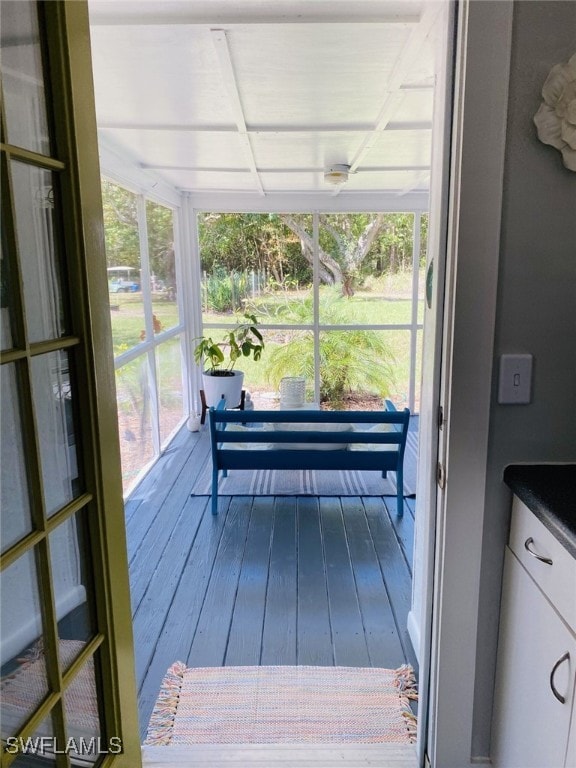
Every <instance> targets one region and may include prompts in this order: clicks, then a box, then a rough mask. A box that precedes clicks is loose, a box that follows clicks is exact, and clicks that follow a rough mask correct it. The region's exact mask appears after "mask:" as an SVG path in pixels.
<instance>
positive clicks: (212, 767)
mask: <svg viewBox="0 0 576 768" xmlns="http://www.w3.org/2000/svg"><path fill="white" fill-rule="evenodd" d="M142 765H143V767H144V768H184V767H185V768H208V767H209V768H230V767H231V766H232V767H233V766H243V768H251V767H252V766H254V768H275V766H277V767H278V768H336V767H337V768H366V766H373V768H418V758H417V755H416V747H415V745H413V744H337V745H335V744H318V745H315V744H198V745H194V746H190V745H186V746H173V747H152V746H144V747H142Z"/></svg>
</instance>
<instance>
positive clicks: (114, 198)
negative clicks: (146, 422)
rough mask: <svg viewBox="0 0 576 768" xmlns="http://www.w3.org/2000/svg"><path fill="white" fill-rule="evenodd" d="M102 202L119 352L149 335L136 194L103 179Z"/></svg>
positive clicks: (110, 294) (109, 289) (113, 313)
mask: <svg viewBox="0 0 576 768" xmlns="http://www.w3.org/2000/svg"><path fill="white" fill-rule="evenodd" d="M102 204H103V209H104V232H105V236H106V262H107V266H108V291H109V298H110V312H111V319H112V339H113V342H114V354H115V355H119V354H121V353H122V352H126V350H128V349H132V347H135V346H136V345H137V344H139V343H140V342H141V341H143V339H144V338H145V337H146V325H145V322H144V304H143V301H142V284H141V279H140V269H141V263H140V240H139V234H138V210H137V206H136V195H135V194H133V193H132V192H129V191H128V190H127V189H123V188H122V187H119V186H117V185H116V184H111V183H110V182H109V181H102Z"/></svg>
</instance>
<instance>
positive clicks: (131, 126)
mask: <svg viewBox="0 0 576 768" xmlns="http://www.w3.org/2000/svg"><path fill="white" fill-rule="evenodd" d="M98 128H99V129H101V130H110V131H158V132H165V131H168V132H172V133H236V132H237V130H238V128H237V127H236V126H233V125H226V126H224V125H185V124H181V123H159V124H153V123H138V122H113V121H106V120H104V121H101V122H99V123H98ZM372 130H373V126H372V125H368V124H365V125H358V124H342V125H295V126H280V125H252V126H246V133H247V134H250V135H252V134H255V135H260V134H262V135H265V134H289V135H292V134H298V133H305V134H310V133H367V132H371V131H372ZM431 130H432V122H431V121H430V120H415V121H413V122H411V121H402V122H393V121H390V122H389V123H388V124H387V126H386V131H388V132H389V131H431Z"/></svg>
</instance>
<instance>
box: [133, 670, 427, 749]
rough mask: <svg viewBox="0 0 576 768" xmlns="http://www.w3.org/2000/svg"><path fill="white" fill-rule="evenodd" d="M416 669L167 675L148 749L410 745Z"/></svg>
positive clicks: (413, 729) (177, 672)
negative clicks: (256, 745) (223, 745)
mask: <svg viewBox="0 0 576 768" xmlns="http://www.w3.org/2000/svg"><path fill="white" fill-rule="evenodd" d="M416 698H417V695H416V686H415V679H414V672H413V670H412V668H411V667H409V666H403V667H400V668H399V669H379V668H361V667H305V666H302V667H297V666H294V667H204V668H190V667H186V666H185V664H183V663H182V662H176V663H175V664H173V665H172V666H171V667H170V669H169V670H168V672H167V674H166V677H165V679H164V681H163V684H162V688H161V690H160V695H159V697H158V700H157V702H156V706H155V708H154V712H153V714H152V717H151V719H150V724H149V726H148V735H147V738H146V741H145V742H144V744H145V745H152V746H180V745H184V744H353V743H354V744H411V743H413V742H414V741H415V738H416V718H415V716H414V714H413V713H412V711H411V709H410V699H416Z"/></svg>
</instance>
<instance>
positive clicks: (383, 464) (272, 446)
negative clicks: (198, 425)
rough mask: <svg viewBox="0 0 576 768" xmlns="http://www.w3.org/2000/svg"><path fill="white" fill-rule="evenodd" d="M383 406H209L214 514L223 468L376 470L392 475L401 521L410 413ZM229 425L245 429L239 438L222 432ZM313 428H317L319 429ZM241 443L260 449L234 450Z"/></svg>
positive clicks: (236, 434)
mask: <svg viewBox="0 0 576 768" xmlns="http://www.w3.org/2000/svg"><path fill="white" fill-rule="evenodd" d="M386 405H387V408H388V410H386V411H304V410H289V411H243V412H242V411H227V410H225V404H224V403H222V404H221V405H219V407H218V408H216V409H214V408H211V409H210V411H209V417H210V439H211V445H212V514H214V515H215V514H217V512H218V474H219V472H220V471H221V470H222V471H223V473H224V477H226V476H227V474H228V470H229V469H328V470H330V469H331V470H339V469H359V470H375V471H379V472H381V473H382V477H386V473H387V472H388V471H393V472H396V482H397V496H396V499H397V512H398V517H402V514H403V507H404V494H403V484H404V483H403V465H404V450H405V447H406V436H407V435H408V425H409V422H410V411H409V410H408V408H405V409H404V410H403V411H397V410H396V409H395V408H394V406H393V404H392V403H391V402H389V401H386ZM229 424H239V425H243V426H244V427H246V429H244V430H243V431H242V435H241V437H240V436H239V434H238V431H236V430H228V431H227V430H226V427H227V426H228V425H229ZM314 424H318V428H317V429H314V426H313V425H314ZM382 424H390V425H391V429H390V431H376V430H375V425H382ZM264 425H266V428H264ZM291 425H294V427H293V428H291ZM330 425H334V426H333V427H331V426H330ZM364 425H366V426H364ZM298 427H299V428H298ZM377 429H380V430H381V427H378V428H377ZM239 441H241V443H242V444H243V445H245V444H248V443H253V444H258V443H260V444H262V448H258V447H257V445H255V446H254V448H253V447H252V446H250V450H242V449H241V448H238V447H234V445H233V444H234V443H236V446H238V442H239ZM349 444H353V445H354V450H348V445H349Z"/></svg>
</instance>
